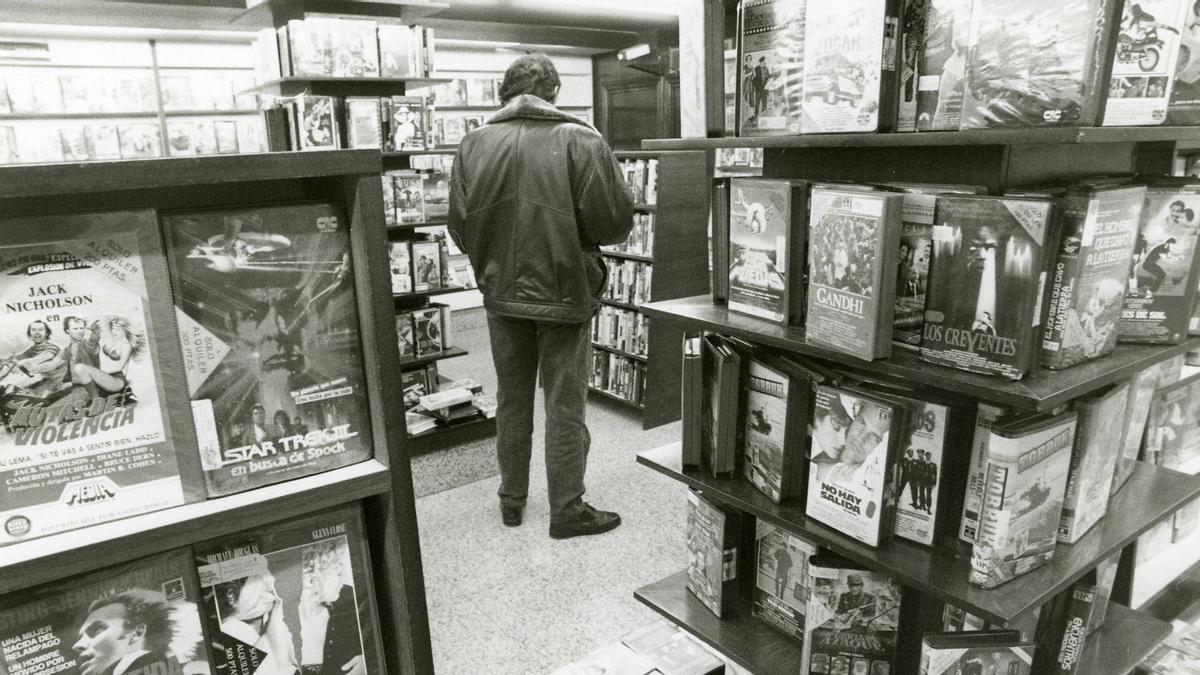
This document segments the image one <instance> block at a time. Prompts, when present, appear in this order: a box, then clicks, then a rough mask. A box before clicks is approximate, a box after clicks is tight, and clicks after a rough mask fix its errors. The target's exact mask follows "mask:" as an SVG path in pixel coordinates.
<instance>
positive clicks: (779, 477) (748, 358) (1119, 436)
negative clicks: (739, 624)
mask: <svg viewBox="0 0 1200 675" xmlns="http://www.w3.org/2000/svg"><path fill="white" fill-rule="evenodd" d="M684 354H685V356H684V366H683V429H684V437H683V446H682V463H683V465H684V466H685V467H689V466H690V467H695V468H697V469H698V470H702V471H705V472H708V473H711V474H712V475H714V476H716V477H731V478H733V479H734V480H738V481H742V480H745V481H746V482H747V483H749V484H750V485H752V486H754V487H755V488H756V489H757V490H759V491H760V492H762V493H763V494H764V495H765V496H766V497H768V498H769V499H770V500H771V501H773V502H775V503H780V504H783V503H801V504H804V505H805V507H804V508H805V514H806V518H808V519H811V520H813V521H814V522H819V523H821V524H823V525H825V526H828V527H830V528H833V529H834V530H836V531H838V532H839V533H841V534H842V535H844V536H846V537H847V538H850V539H853V540H856V541H858V542H861V543H862V544H865V545H867V546H872V547H878V546H882V545H884V544H886V542H887V541H889V540H890V539H891V538H893V537H899V538H903V539H907V540H909V541H912V542H914V543H917V544H921V545H925V546H931V547H949V548H954V547H958V546H961V545H963V544H966V545H969V546H970V547H971V549H972V551H971V556H972V569H979V570H983V571H981V572H979V573H976V572H974V571H973V572H972V573H971V574H970V575H969V576H968V579H967V580H968V581H970V582H971V583H973V584H975V585H978V586H981V587H983V588H994V587H996V586H1000V585H1002V584H1004V583H1006V582H1008V581H1011V580H1012V579H1014V578H1018V577H1019V576H1020V575H1022V574H1025V573H1028V572H1030V571H1032V570H1034V569H1037V568H1038V567H1041V566H1043V565H1046V564H1049V563H1050V562H1051V561H1052V560H1053V558H1054V557H1055V556H1056V555H1057V554H1058V553H1060V552H1061V551H1062V550H1063V549H1066V548H1069V547H1070V546H1072V545H1074V544H1075V543H1077V542H1079V541H1080V540H1081V539H1082V538H1083V537H1084V536H1085V535H1087V534H1088V533H1089V532H1090V531H1092V530H1093V529H1094V528H1095V527H1096V526H1097V525H1098V524H1099V523H1100V522H1102V521H1103V519H1104V517H1105V515H1106V514H1107V511H1108V506H1109V502H1110V500H1111V499H1113V498H1115V497H1116V495H1118V494H1119V491H1120V490H1121V488H1122V487H1124V485H1125V484H1126V482H1127V481H1128V479H1129V477H1130V476H1131V475H1132V474H1133V471H1134V468H1135V464H1136V460H1138V459H1139V458H1142V459H1144V460H1146V461H1148V462H1150V463H1153V464H1158V465H1161V466H1165V467H1167V468H1178V467H1180V466H1181V465H1183V464H1187V463H1189V462H1192V461H1194V460H1196V459H1197V458H1200V443H1196V441H1197V440H1200V406H1187V405H1184V404H1182V403H1181V401H1183V400H1187V397H1188V396H1200V374H1196V375H1191V376H1189V377H1187V378H1183V379H1181V375H1182V368H1183V357H1182V356H1176V357H1174V358H1167V359H1164V360H1163V361H1160V362H1159V363H1157V364H1155V365H1154V366H1152V367H1150V368H1148V369H1147V370H1145V371H1142V372H1140V373H1138V374H1136V375H1135V376H1133V377H1132V378H1131V379H1130V380H1128V381H1125V382H1120V383H1117V384H1115V385H1112V386H1109V387H1107V388H1104V389H1102V390H1100V391H1098V392H1095V393H1092V394H1088V395H1086V396H1083V397H1080V398H1078V399H1076V400H1075V401H1073V402H1072V404H1071V405H1070V406H1065V407H1063V408H1062V409H1061V411H1056V412H1054V413H1028V412H1022V411H1016V410H1010V409H1007V408H1004V407H1000V406H995V405H992V404H987V403H979V404H978V405H975V404H967V403H963V402H961V401H956V400H954V399H951V398H949V397H942V396H937V395H935V394H932V393H928V392H922V391H918V390H916V389H914V388H912V387H904V386H900V385H890V384H888V385H885V384H881V383H878V382H876V381H873V380H871V379H869V378H866V377H863V376H856V375H851V374H849V373H846V372H842V371H840V370H839V369H838V368H837V367H836V366H834V365H832V364H830V363H827V362H824V361H819V360H816V359H809V358H805V357H801V356H799V355H795V354H786V355H785V354H782V353H779V352H777V351H775V350H772V349H769V348H766V347H763V346H761V345H752V344H750V343H747V342H744V341H741V340H738V339H736V338H726V337H722V336H719V335H715V334H706V335H704V336H703V337H701V338H690V339H688V340H687V341H685V347H684ZM710 401H715V402H716V405H715V406H714V407H712V408H711V410H712V412H711V414H710V413H709V412H708V411H709V409H710V408H709V402H710ZM1188 439H1190V440H1191V445H1190V446H1189V441H1188ZM963 447H970V448H971V453H969V454H970V456H969V458H968V457H967V456H966V455H964V454H963V453H961V452H958V449H961V448H963ZM1035 448H1036V449H1038V451H1039V452H1040V453H1041V454H1040V455H1038V456H1039V457H1040V458H1041V459H1042V461H1040V462H1038V463H1037V464H1036V465H1034V466H1032V467H1025V468H1027V469H1030V470H1028V471H1026V470H1024V469H1023V470H1022V471H1023V475H1021V477H1020V480H1019V481H1018V480H1016V479H1015V477H1016V475H1017V471H1016V466H1017V461H1018V459H1019V458H1020V457H1021V456H1022V454H1023V453H1026V452H1029V451H1032V450H1034V449H1035ZM1085 451H1086V452H1085ZM968 460H969V461H968ZM1006 475H1010V480H1007V481H1006V480H1005V476H1006ZM851 477H852V478H853V479H852V480H849V478H851ZM1029 486H1033V488H1031V492H1030V493H1029V494H1033V493H1037V494H1038V495H1039V499H1040V501H1038V502H1037V506H1038V507H1039V508H1037V509H1032V512H1033V513H1034V515H1035V516H1036V518H1037V520H1036V521H1030V517H1032V516H1028V515H1027V512H1028V511H1030V510H1029V509H1027V510H1026V511H1022V512H1019V513H1018V512H1016V511H1015V510H1014V509H1015V507H1014V504H1019V503H1025V502H1022V501H1021V500H1022V499H1034V498H1033V497H1029V494H1025V493H1022V494H1025V496H1024V497H1021V496H1019V495H1017V494H1010V493H1013V492H1014V491H1017V490H1019V489H1024V488H1025V487H1029ZM889 495H894V501H892V502H891V505H889V500H891V499H892V497H889ZM868 505H869V506H868ZM863 507H865V508H863ZM1006 519H1007V520H1006ZM1167 521H1171V519H1170V518H1168V519H1167ZM1192 521H1193V522H1192V527H1194V514H1193V519H1192ZM1001 522H1004V523H1007V525H1006V527H1005V528H999V526H998V525H997V524H998V523H1001ZM1039 523H1040V525H1039ZM1050 524H1053V525H1054V527H1050ZM1005 531H1007V533H1005ZM960 542H961V544H960ZM1017 542H1020V544H1019V545H1018V544H1017ZM1002 554H1004V555H1008V556H1009V557H1008V558H1005V559H1004V560H1005V562H1004V564H1001V563H999V562H997V559H998V556H1000V555H1002ZM976 562H977V563H978V566H976V564H975V563H976ZM984 571H985V572H984Z"/></svg>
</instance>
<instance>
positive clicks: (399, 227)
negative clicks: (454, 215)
mask: <svg viewBox="0 0 1200 675" xmlns="http://www.w3.org/2000/svg"><path fill="white" fill-rule="evenodd" d="M446 224H448V222H447V221H445V220H434V221H429V220H426V221H422V222H419V223H398V224H396V225H388V226H387V231H388V232H402V231H404V230H411V229H413V228H416V227H439V226H443V225H446Z"/></svg>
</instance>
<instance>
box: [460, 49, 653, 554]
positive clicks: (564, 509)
mask: <svg viewBox="0 0 1200 675" xmlns="http://www.w3.org/2000/svg"><path fill="white" fill-rule="evenodd" d="M559 85H560V82H559V78H558V71H557V70H556V69H555V67H554V64H553V63H552V62H551V61H550V59H549V58H548V57H547V56H546V55H545V54H530V55H527V56H523V57H521V58H519V59H517V60H516V61H514V62H513V63H512V65H510V66H509V67H508V71H507V72H505V74H504V82H503V84H502V85H501V87H500V99H501V101H502V103H503V106H504V107H503V108H502V109H501V110H500V112H498V113H497V114H496V115H495V116H494V117H492V118H491V120H489V121H488V123H487V124H486V125H484V126H482V127H480V128H479V129H476V130H475V131H472V132H471V133H469V134H467V135H466V137H464V138H463V140H462V143H461V144H460V145H459V150H458V155H457V156H456V157H455V158H454V170H453V172H452V175H451V183H450V215H449V230H450V234H451V236H452V237H454V240H455V242H456V243H457V244H458V246H459V248H461V249H462V250H463V251H466V253H467V255H468V256H469V257H470V259H471V266H472V267H473V268H474V269H475V275H476V278H477V280H478V283H479V290H480V291H481V292H482V293H483V297H484V307H486V308H487V313H488V331H489V333H490V335H491V343H492V361H493V363H494V364H495V367H496V377H497V381H498V382H499V385H498V391H497V392H496V401H497V413H496V427H497V432H496V454H497V459H498V463H499V465H500V490H499V495H500V514H501V517H502V519H503V521H504V524H505V525H508V526H510V527H512V526H517V525H520V524H521V519H522V517H523V515H524V508H525V500H526V497H527V495H528V489H529V459H530V454H531V449H532V436H533V401H534V388H535V383H536V381H537V376H538V370H539V369H540V370H541V380H542V384H543V386H544V388H545V405H546V483H547V487H548V492H549V498H550V536H551V537H554V538H556V539H563V538H567V537H575V536H579V535H589V534H599V533H601V532H607V531H609V530H611V529H613V528H615V527H617V526H618V525H620V524H621V518H620V516H618V515H617V514H616V513H611V512H606V511H600V510H598V509H596V508H593V507H592V506H590V505H588V504H587V503H586V502H584V501H583V493H584V481H583V478H584V473H585V471H586V468H587V452H588V447H589V445H590V444H591V436H590V435H589V434H588V429H587V424H586V422H585V420H584V410H585V407H586V404H587V381H588V368H589V363H588V360H589V352H590V349H589V343H588V339H589V336H590V332H591V331H590V326H589V323H588V322H589V320H590V319H591V317H592V315H593V314H594V313H595V311H596V309H597V307H598V306H599V297H600V293H601V292H602V290H603V289H604V285H605V277H606V276H607V269H606V267H605V265H604V262H603V260H602V258H601V256H600V251H599V245H602V244H616V243H620V242H622V241H624V240H625V238H626V237H627V236H629V232H630V230H632V229H633V196H632V194H631V193H630V191H629V188H628V187H626V186H625V183H624V179H623V177H622V174H621V170H620V167H619V165H618V164H617V161H616V158H615V157H614V156H613V154H612V151H611V150H610V149H609V147H608V145H607V144H606V143H605V142H604V139H603V138H602V137H601V136H600V134H598V133H596V131H595V130H594V129H592V128H591V127H590V126H588V125H587V124H586V123H584V122H582V121H580V120H578V119H576V118H574V117H572V116H570V115H567V114H565V113H563V112H561V111H559V110H558V109H557V108H555V107H554V101H555V99H556V98H557V96H558V90H559Z"/></svg>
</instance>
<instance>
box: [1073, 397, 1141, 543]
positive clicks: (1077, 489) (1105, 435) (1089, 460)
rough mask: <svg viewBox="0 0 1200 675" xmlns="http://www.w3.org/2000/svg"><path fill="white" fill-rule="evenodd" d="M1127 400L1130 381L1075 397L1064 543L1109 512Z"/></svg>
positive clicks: (1083, 533)
mask: <svg viewBox="0 0 1200 675" xmlns="http://www.w3.org/2000/svg"><path fill="white" fill-rule="evenodd" d="M1128 400H1129V384H1128V383H1121V384H1119V385H1114V386H1112V387H1109V388H1108V389H1107V390H1105V391H1102V392H1100V393H1097V394H1092V395H1089V396H1086V397H1083V398H1080V399H1077V400H1076V401H1075V411H1076V412H1077V413H1078V414H1079V418H1078V422H1077V424H1076V429H1075V441H1074V443H1073V445H1072V448H1071V468H1070V473H1069V474H1068V478H1067V492H1066V496H1065V497H1064V499H1063V508H1062V518H1061V520H1060V522H1059V526H1058V540H1059V541H1060V542H1062V543H1064V544H1074V543H1075V542H1077V541H1079V538H1080V537H1082V536H1083V535H1085V534H1087V532H1088V530H1090V529H1092V526H1094V525H1095V524H1096V523H1098V522H1100V519H1101V518H1103V517H1104V514H1106V513H1108V495H1109V492H1110V491H1111V489H1112V478H1113V471H1114V470H1115V469H1116V465H1117V457H1118V456H1119V455H1120V452H1121V447H1120V444H1121V423H1122V422H1123V421H1124V419H1125V405H1126V403H1127V402H1128Z"/></svg>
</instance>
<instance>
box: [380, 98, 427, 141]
mask: <svg viewBox="0 0 1200 675" xmlns="http://www.w3.org/2000/svg"><path fill="white" fill-rule="evenodd" d="M389 110H390V111H391V118H390V119H389V120H388V130H389V131H390V132H391V143H390V145H389V149H390V150H393V151H396V152H400V151H403V150H424V149H425V148H426V147H427V144H428V141H429V129H428V128H427V113H426V110H425V97H424V96H393V97H392V98H391V102H390V104H389Z"/></svg>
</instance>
